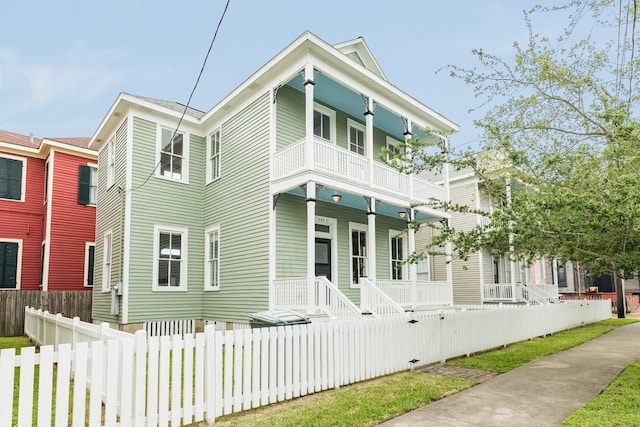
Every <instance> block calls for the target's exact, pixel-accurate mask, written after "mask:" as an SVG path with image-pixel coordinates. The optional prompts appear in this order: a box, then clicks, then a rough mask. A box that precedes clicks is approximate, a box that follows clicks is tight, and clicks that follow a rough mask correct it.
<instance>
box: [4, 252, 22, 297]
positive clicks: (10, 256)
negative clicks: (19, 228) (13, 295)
mask: <svg viewBox="0 0 640 427" xmlns="http://www.w3.org/2000/svg"><path fill="white" fill-rule="evenodd" d="M20 246H21V241H19V240H5V241H0V289H18V288H19V286H18V277H19V271H20V249H21V248H20Z"/></svg>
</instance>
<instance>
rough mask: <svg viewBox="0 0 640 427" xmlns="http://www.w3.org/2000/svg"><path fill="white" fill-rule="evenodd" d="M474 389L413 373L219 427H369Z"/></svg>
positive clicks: (222, 420)
mask: <svg viewBox="0 0 640 427" xmlns="http://www.w3.org/2000/svg"><path fill="white" fill-rule="evenodd" d="M474 384H475V383H473V382H471V381H465V380H461V379H458V378H448V377H441V376H437V375H429V374H423V373H419V372H414V371H405V372H401V373H399V374H394V375H388V376H385V377H381V378H376V379H373V380H370V381H364V382H361V383H357V384H353V385H350V386H345V387H342V388H340V389H333V390H328V391H324V392H322V393H316V394H312V395H309V396H305V397H301V398H299V399H295V400H291V401H287V402H283V403H277V404H274V405H269V406H266V407H263V408H258V409H254V410H250V411H245V412H241V413H238V414H233V415H228V416H224V417H219V418H217V419H216V424H215V425H216V426H274V425H277V426H283V427H286V426H296V427H297V426H309V427H311V426H313V427H316V426H318V427H320V426H337V425H344V426H347V425H348V426H370V425H373V424H378V423H380V422H383V421H385V420H388V419H390V418H393V417H396V416H398V415H401V414H403V413H405V412H408V411H410V410H412V409H415V408H418V407H420V406H423V405H426V404H427V403H429V402H431V401H434V400H438V399H441V398H443V397H446V396H448V395H450V394H452V393H456V392H458V391H460V390H464V389H466V388H469V387H471V386H473V385H474Z"/></svg>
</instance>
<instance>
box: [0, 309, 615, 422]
mask: <svg viewBox="0 0 640 427" xmlns="http://www.w3.org/2000/svg"><path fill="white" fill-rule="evenodd" d="M32 315H34V316H35V314H34V313H33V311H30V312H29V314H28V316H32ZM38 316H40V317H38V319H34V320H33V321H32V320H29V321H27V326H28V328H32V327H33V328H36V329H37V328H38V326H37V325H38V322H47V325H48V326H45V325H41V326H40V327H39V329H37V330H33V331H29V330H27V331H26V332H27V334H28V335H29V336H30V337H33V339H34V340H36V341H37V342H41V343H42V344H43V346H42V347H41V348H40V354H39V355H38V354H35V352H34V350H33V348H27V349H23V350H22V355H21V356H20V357H17V356H15V350H14V349H5V350H0V396H3V398H2V399H0V427H4V426H10V425H18V426H31V425H38V426H49V425H51V421H52V419H55V425H73V426H82V425H89V426H100V425H106V426H111V425H120V426H130V425H135V426H155V425H161V426H166V425H168V424H169V423H170V424H171V425H172V426H177V425H181V424H190V423H193V422H199V421H203V420H206V421H208V422H212V421H214V420H215V418H216V417H219V416H221V415H224V414H230V413H233V412H239V411H244V410H247V409H250V408H257V407H260V406H264V405H268V404H271V403H274V402H280V401H284V400H288V399H293V398H296V397H299V396H304V395H307V394H311V393H316V392H319V391H322V390H327V389H330V388H337V387H340V386H343V385H346V384H351V383H355V382H358V381H364V380H367V379H370V378H374V377H378V376H381V375H385V374H390V373H393V372H398V371H402V370H407V369H410V368H411V367H413V366H415V365H420V364H428V363H433V362H439V361H444V360H446V359H449V358H452V357H456V356H461V355H465V354H470V353H473V352H477V351H482V350H486V349H489V348H494V347H498V346H502V345H505V344H508V343H512V342H516V341H520V340H524V339H528V338H532V337H535V336H543V335H547V334H551V333H553V332H555V331H559V330H563V329H568V328H571V327H576V326H580V325H583V324H586V323H592V322H595V321H598V320H602V319H606V318H609V317H610V316H611V308H610V302H609V301H578V302H568V303H565V304H548V305H538V306H527V307H504V308H501V309H482V308H481V307H467V308H465V309H462V310H460V309H452V310H443V311H440V312H436V313H430V314H418V313H414V314H412V319H410V321H408V320H409V319H407V318H406V317H404V316H401V317H389V318H377V319H375V318H373V319H372V318H363V319H359V320H345V321H335V322H319V323H311V324H304V325H293V326H285V327H277V328H275V327H274V328H262V329H240V330H232V331H224V332H223V331H216V330H215V328H214V327H213V326H211V325H208V326H206V327H205V332H204V333H198V334H195V335H191V334H185V335H184V336H181V335H174V336H171V337H170V336H166V335H165V336H161V337H158V336H152V337H147V333H146V332H145V331H144V330H141V331H138V332H136V334H135V336H134V338H133V339H126V338H124V337H127V336H130V335H118V337H119V338H118V339H111V340H107V341H104V340H100V341H93V342H90V343H88V342H76V343H75V345H72V344H64V343H62V342H61V339H62V338H63V337H70V334H69V333H68V332H65V331H54V330H52V328H51V327H50V326H52V325H55V327H56V328H68V327H70V326H69V325H72V324H73V323H75V324H78V321H75V322H71V319H66V320H63V319H61V318H60V316H54V315H50V314H48V313H47V314H42V313H39V314H38ZM79 326H80V327H84V326H85V325H79ZM89 326H91V327H94V328H95V327H96V325H89ZM89 326H87V328H89ZM101 328H102V329H106V327H104V326H101ZM37 335H40V336H37ZM104 337H105V335H104V331H103V334H102V335H101V338H96V339H104ZM54 340H58V342H57V343H56V342H54ZM47 344H57V345H47ZM38 365H39V371H36V366H38ZM16 367H19V368H20V369H19V370H16V369H15V368H16ZM36 372H39V374H38V375H37V376H36ZM54 377H55V379H54ZM36 378H37V380H36ZM71 378H73V381H71ZM36 383H37V387H35V386H36ZM53 384H55V387H54V386H53ZM34 389H37V392H35V393H34ZM14 390H19V392H18V393H15V392H14ZM34 395H36V396H34ZM16 399H17V401H18V411H17V412H18V414H17V417H15V418H14V417H12V410H11V408H12V406H13V401H14V400H16Z"/></svg>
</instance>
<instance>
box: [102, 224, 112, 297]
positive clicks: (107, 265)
mask: <svg viewBox="0 0 640 427" xmlns="http://www.w3.org/2000/svg"><path fill="white" fill-rule="evenodd" d="M107 243H108V244H107ZM107 247H108V248H109V250H108V251H107V250H106V248H107ZM112 276H113V230H111V229H109V230H107V231H105V232H104V234H103V236H102V292H109V291H110V290H111V279H112Z"/></svg>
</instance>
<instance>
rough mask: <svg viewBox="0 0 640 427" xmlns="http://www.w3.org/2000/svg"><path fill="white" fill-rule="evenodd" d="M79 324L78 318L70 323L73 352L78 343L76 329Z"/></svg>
mask: <svg viewBox="0 0 640 427" xmlns="http://www.w3.org/2000/svg"><path fill="white" fill-rule="evenodd" d="M79 323H80V318H79V317H78V316H76V317H74V318H73V322H72V323H71V348H72V349H73V350H75V349H76V344H77V343H78V335H77V334H78V333H77V328H78V324H79Z"/></svg>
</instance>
